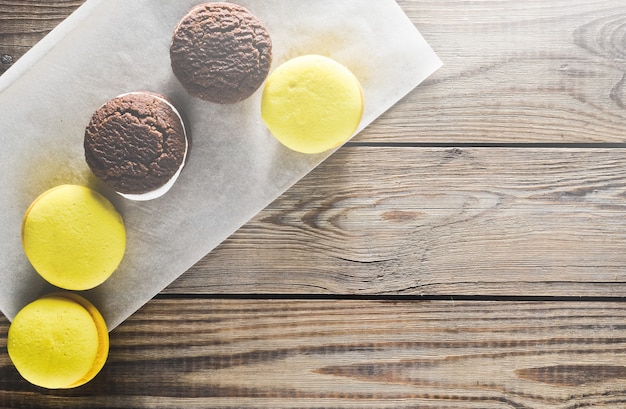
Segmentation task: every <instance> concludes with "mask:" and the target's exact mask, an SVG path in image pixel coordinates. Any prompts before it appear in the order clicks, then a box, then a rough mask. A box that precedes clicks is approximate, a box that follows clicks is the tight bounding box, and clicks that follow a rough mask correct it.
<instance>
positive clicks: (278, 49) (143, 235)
mask: <svg viewBox="0 0 626 409" xmlns="http://www.w3.org/2000/svg"><path fill="white" fill-rule="evenodd" d="M198 3H200V2H199V1H197V0H196V1H191V0H176V1H171V0H170V1H158V2H157V1H154V0H133V1H126V0H88V1H87V2H86V3H84V4H83V5H82V6H81V7H80V8H79V9H78V10H77V11H76V12H75V13H74V14H72V15H71V16H70V17H69V18H68V19H66V20H65V21H64V22H63V23H61V24H60V25H59V26H58V27H57V28H56V29H55V30H53V31H52V32H51V33H50V34H49V35H48V36H47V37H46V38H44V39H43V40H42V41H41V42H40V43H39V44H37V45H36V46H35V47H33V48H32V49H31V50H30V51H29V52H28V53H27V54H26V55H25V56H24V57H22V58H21V59H20V60H19V61H18V62H17V63H16V64H14V66H13V67H12V68H11V69H10V70H8V71H7V72H6V73H5V74H4V75H2V76H1V77H0V138H2V146H4V149H3V150H2V151H1V152H0V155H2V160H1V161H0V166H1V167H2V168H1V174H2V179H1V184H0V188H1V190H2V192H3V193H4V194H5V196H4V199H3V200H2V202H1V203H2V204H1V206H2V207H1V209H0V226H2V228H3V233H4V234H3V237H4V239H3V240H2V245H1V246H2V247H1V248H2V257H1V258H0V263H1V264H0V277H1V280H2V283H1V285H0V310H1V311H2V312H3V313H4V314H5V315H6V316H7V317H8V318H9V319H12V318H13V316H14V315H15V314H16V313H17V312H18V311H19V309H21V308H22V307H23V306H24V305H26V304H27V303H28V302H30V301H32V300H33V299H35V298H37V297H38V296H39V295H41V294H44V293H46V292H48V291H51V290H53V288H51V287H50V286H49V285H48V284H46V283H45V282H44V281H43V280H42V279H41V278H40V277H39V276H38V275H37V274H36V272H35V271H34V270H33V268H32V267H31V266H30V264H29V263H28V260H27V259H26V257H25V255H24V252H23V250H22V246H21V238H20V231H21V222H22V216H23V214H24V212H25V211H26V209H27V208H28V206H29V205H30V203H31V202H32V200H34V199H35V198H36V197H37V196H38V195H39V194H41V193H42V192H43V191H45V190H47V189H49V188H51V187H53V186H56V185H59V184H63V183H76V184H82V185H86V186H90V187H92V188H94V189H96V190H98V191H100V192H101V193H103V194H104V195H105V196H107V197H108V198H109V199H111V200H112V202H113V203H114V204H115V206H116V207H117V208H118V210H119V211H120V213H121V214H122V216H123V217H124V220H125V223H126V227H127V242H128V247H127V251H126V255H125V257H124V260H123V261H122V264H121V265H120V267H119V269H118V270H117V271H116V272H115V273H114V274H113V275H112V276H111V278H110V279H109V280H107V281H106V282H105V283H104V284H102V285H101V286H99V287H97V288H96V289H94V290H90V291H88V292H86V293H85V294H83V295H84V296H86V297H87V298H88V299H90V300H91V301H92V302H93V303H94V304H95V305H96V306H97V307H98V308H99V309H100V311H101V312H102V314H103V315H104V317H105V319H106V321H107V324H108V327H109V329H110V330H111V329H113V328H115V327H116V326H117V325H119V324H120V323H121V322H122V321H123V320H125V319H126V318H127V317H128V316H130V315H131V314H132V313H133V312H135V311H136V310H137V309H139V308H140V307H141V306H142V305H143V304H145V303H146V302H147V301H149V300H150V299H151V298H152V297H154V296H155V295H156V294H157V293H158V292H160V291H161V290H162V289H163V288H165V287H166V286H167V285H168V284H170V283H171V282H172V281H173V280H175V279H176V278H177V277H178V276H180V275H181V274H182V273H183V272H185V271H186V270H187V269H188V268H189V267H191V266H192V265H193V264H195V263H196V262H197V261H198V260H200V259H201V258H202V257H203V256H205V255H206V254H207V253H208V252H210V251H211V250H212V249H213V248H215V247H216V246H217V245H218V244H219V243H221V242H222V241H223V240H225V239H226V238H227V237H229V236H230V235H231V234H232V233H234V232H235V231H236V230H237V229H238V228H239V227H241V226H242V225H243V224H245V223H246V222H247V221H248V220H250V219H251V218H252V217H253V216H254V215H255V214H256V213H258V212H259V211H261V210H262V209H263V208H264V207H266V206H267V205H268V204H269V203H271V202H272V201H273V200H275V199H276V198H277V197H278V196H280V194H282V193H283V192H284V191H285V190H287V189H288V188H289V187H290V186H292V185H293V184H294V183H295V182H297V181H298V180H299V179H301V178H302V177H303V176H304V175H306V174H307V173H308V172H309V171H311V170H312V169H314V168H315V167H316V166H317V165H318V164H319V163H320V162H322V161H323V160H324V159H326V157H328V156H329V155H330V154H331V153H332V152H326V153H323V154H319V155H303V154H299V153H295V152H292V151H289V150H288V149H286V148H284V147H283V146H282V145H281V144H280V143H279V142H277V141H276V140H275V139H274V138H273V137H272V136H271V135H270V134H269V132H268V131H267V130H266V128H265V127H264V125H263V123H262V121H261V118H260V94H261V92H262V90H261V89H260V90H259V91H257V93H255V94H254V95H253V96H252V97H251V98H249V99H247V100H245V101H243V102H241V103H238V104H234V105H224V106H222V105H216V104H212V103H207V102H204V101H200V100H198V99H195V98H192V97H190V96H189V95H188V94H187V93H186V92H185V91H184V89H183V88H182V86H181V85H180V84H179V83H178V81H177V80H176V78H175V77H174V75H173V73H172V71H171V68H170V62H169V45H170V39H171V34H172V32H173V30H174V28H175V27H176V25H177V23H178V21H179V20H180V19H181V18H182V17H183V16H184V15H185V13H186V12H187V11H188V10H189V9H190V8H191V7H193V6H194V5H196V4H198ZM238 3H239V4H241V5H242V6H244V7H247V8H248V9H249V10H250V11H251V12H252V13H254V14H255V15H256V16H257V17H259V19H260V20H261V21H263V22H264V23H265V24H266V26H267V27H268V29H269V31H270V33H271V36H272V42H273V54H274V58H273V64H272V67H273V68H275V67H277V66H278V65H279V64H281V63H282V62H285V61H286V60H288V59H290V58H293V57H296V56H299V55H303V54H313V53H315V54H322V55H326V56H329V57H331V58H334V59H336V60H337V61H339V62H340V63H342V64H344V65H345V66H347V67H348V68H349V69H350V70H351V71H352V72H354V74H355V75H356V76H357V77H358V78H359V80H360V81H361V83H362V86H363V91H364V98H365V112H364V116H363V120H362V123H361V125H360V127H359V131H360V130H362V129H363V128H364V127H365V126H367V125H368V124H369V123H371V122H372V121H373V120H374V119H376V118H377V117H378V116H379V115H381V114H382V113H383V112H385V111H386V110H387V109H389V108H390V107H391V106H392V105H393V104H395V103H396V102H397V101H398V100H400V99H401V98H402V97H404V96H405V95H406V94H407V93H408V92H410V91H411V90H413V89H414V88H415V87H416V86H417V85H419V84H420V83H421V82H422V81H423V80H424V79H426V78H427V77H428V76H429V75H431V74H432V73H433V72H434V71H436V70H437V69H438V68H439V67H440V66H441V61H440V60H439V58H438V57H437V56H436V54H435V53H434V52H433V50H432V49H431V48H430V46H429V45H428V44H427V42H426V41H425V40H424V38H423V37H422V36H421V35H420V33H419V32H418V31H417V29H416V28H415V27H414V25H413V24H412V23H411V21H410V20H409V19H408V18H407V16H406V15H405V14H404V13H403V11H402V10H401V9H400V7H399V6H398V5H397V4H396V3H395V1H393V0H369V1H364V0H342V1H336V0H332V1H326V0H316V1H292V0H264V1H258V0H241V1H238ZM132 91H154V92H158V93H162V94H165V95H167V96H168V97H169V98H170V99H172V101H173V102H174V104H175V105H176V106H177V107H178V108H179V109H180V110H181V111H182V112H183V113H184V115H185V116H186V119H187V121H188V124H189V125H190V134H191V139H192V148H191V151H190V152H189V160H188V163H187V165H186V167H185V169H184V170H183V172H182V174H181V175H180V178H179V179H178V181H177V182H176V184H175V185H174V186H173V188H172V189H171V190H170V191H169V192H168V193H167V194H166V195H164V196H163V197H161V198H158V199H155V200H152V201H148V202H133V201H129V200H126V199H124V198H122V197H120V196H118V195H116V194H115V193H113V192H112V191H110V190H108V189H107V188H106V187H104V186H103V185H102V184H101V183H99V182H98V181H97V180H96V179H95V178H94V177H93V176H92V174H91V172H90V171H89V168H88V167H87V165H86V163H85V161H84V152H83V135H84V130H85V127H86V126H87V124H88V123H89V119H90V118H91V115H92V114H93V112H94V111H95V110H96V109H97V108H98V107H99V106H100V105H101V104H103V103H104V102H105V101H107V100H108V99H110V98H113V97H115V96H117V95H120V94H123V93H126V92H132ZM223 273H224V274H228V271H224V272H223Z"/></svg>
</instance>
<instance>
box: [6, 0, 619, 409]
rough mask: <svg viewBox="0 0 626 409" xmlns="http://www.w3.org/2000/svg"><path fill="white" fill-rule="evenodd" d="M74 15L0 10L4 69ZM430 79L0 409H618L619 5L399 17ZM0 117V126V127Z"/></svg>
mask: <svg viewBox="0 0 626 409" xmlns="http://www.w3.org/2000/svg"><path fill="white" fill-rule="evenodd" d="M81 3H82V1H80V0H37V1H35V0H0V56H1V62H0V67H1V69H2V71H4V70H6V69H7V68H8V67H9V66H10V65H11V62H12V61H13V62H14V61H15V60H17V59H18V58H20V56H21V55H22V54H23V53H24V52H26V51H27V50H28V49H29V48H30V47H31V46H33V45H34V44H35V43H36V42H37V41H38V40H39V39H40V38H42V37H43V36H44V35H45V34H46V33H47V32H48V31H49V30H50V29H52V28H53V27H54V26H55V25H56V24H58V23H59V22H60V21H62V20H63V19H64V18H65V17H66V16H67V15H69V14H70V13H71V12H72V11H73V10H74V9H75V8H76V7H78V6H79V5H80V4H81ZM399 3H400V5H401V6H402V8H403V9H404V10H405V11H406V13H407V14H408V15H409V17H410V18H411V19H412V21H413V22H414V23H415V25H416V26H417V27H418V28H419V30H420V31H421V32H422V34H423V35H424V36H425V37H426V39H427V40H428V41H429V43H430V44H431V45H432V46H433V48H434V49H435V50H436V51H437V53H438V54H439V56H440V57H441V58H442V60H443V61H444V63H445V66H444V67H443V68H442V69H441V70H439V71H438V72H437V73H436V74H435V75H434V76H432V77H431V78H429V79H428V80H427V81H426V82H425V83H424V84H423V85H421V86H420V87H419V88H418V89H416V90H415V91H414V92H412V93H411V94H410V95H409V96H407V97H406V98H405V99H403V100H402V101H401V102H400V103H398V104H397V105H396V106H395V107H394V108H392V109H391V110H390V111H389V112H387V113H386V114H385V115H383V116H382V117H381V118H379V119H378V120H377V121H376V122H375V123H373V124H372V125H371V126H370V127H368V128H367V129H366V130H365V131H364V132H363V133H361V134H360V135H358V136H357V137H356V138H355V139H354V140H353V142H351V143H349V144H348V145H347V146H346V147H344V148H342V149H341V150H339V152H337V153H336V154H335V155H333V156H332V157H331V158H330V159H329V160H328V161H327V162H325V163H324V164H322V165H321V166H320V167H319V168H318V169H316V170H315V171H314V172H313V173H312V174H310V175H309V176H308V177H306V178H305V179H303V180H302V181H301V182H300V183H298V184H297V185H296V186H295V187H293V188H292V189H291V190H289V191H288V192H287V193H285V194H284V195H283V196H282V197H280V199H278V200H277V201H276V202H274V203H273V204H272V205H271V206H269V207H268V208H267V209H265V210H264V211H262V212H261V213H260V214H258V215H257V216H256V217H255V218H254V219H253V220H252V221H250V222H249V223H248V224H246V225H245V226H244V227H243V228H242V229H240V230H239V231H238V232H237V233H236V234H234V235H233V236H232V237H231V238H229V239H228V240H227V241H226V242H224V243H223V244H222V245H221V246H220V247H219V248H217V249H216V250H215V251H213V252H212V253H210V254H208V255H207V256H206V257H205V258H204V259H203V260H202V261H200V262H199V263H198V264H197V265H196V266H195V267H193V268H192V269H191V270H190V271H188V272H187V273H185V274H184V275H183V276H182V277H181V278H180V279H179V280H177V281H176V282H175V283H173V284H172V285H171V286H170V287H168V288H167V289H166V290H165V291H163V292H162V293H161V294H159V295H158V296H157V297H156V298H155V299H154V300H153V301H151V302H149V303H148V304H147V305H146V306H145V307H144V308H142V309H141V310H140V311H139V312H137V313H136V314H134V315H133V316H132V317H131V318H130V319H129V320H127V321H126V322H125V323H124V324H122V325H121V326H120V327H118V328H117V329H115V330H114V331H113V332H112V333H111V351H110V356H109V361H108V363H107V365H106V366H105V368H104V370H103V371H102V372H101V373H100V374H99V375H98V377H97V378H96V379H95V380H94V381H92V382H91V383H89V384H88V385H86V386H84V387H82V388H79V389H75V390H69V391H47V390H42V389H38V388H35V387H32V386H30V385H29V384H27V383H26V382H25V381H23V380H22V379H21V378H20V377H19V376H18V375H17V373H16V372H15V370H14V369H13V367H12V365H11V363H10V361H9V358H8V356H7V353H6V331H7V329H8V325H9V323H8V321H7V320H6V319H4V318H2V319H1V320H0V327H1V328H0V406H1V407H3V408H4V407H6V408H18V407H19V408H22V407H38V408H41V407H51V408H52V407H55V408H56V407H63V408H88V407H93V408H105V407H116V408H117V407H120V408H121V407H135V408H142V407H145V408H170V407H181V408H183V407H184V408H209V407H211V408H242V407H264V408H279V407H280V408H283V407H284V408H287V407H289V408H291V407H293V408H322V407H333V408H364V407H367V408H370V407H371V408H417V407H419V408H587V407H594V408H600V407H601V408H621V409H623V408H624V407H626V308H625V307H626V304H625V301H626V152H625V151H624V148H625V147H626V144H624V140H625V136H626V135H625V134H626V106H625V105H626V5H625V4H624V2H623V0H605V1H601V0H600V1H591V0H552V1H549V2H545V1H542V0H526V1H517V0H502V1H487V0H482V1H441V0H400V1H399ZM0 115H1V112H0Z"/></svg>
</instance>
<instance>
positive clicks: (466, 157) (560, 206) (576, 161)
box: [166, 147, 626, 297]
mask: <svg viewBox="0 0 626 409" xmlns="http://www.w3.org/2000/svg"><path fill="white" fill-rule="evenodd" d="M625 169H626V155H625V154H624V150H622V149H543V148H537V149H517V148H501V149H493V148H462V149H461V148H449V149H448V148H379V147H346V148H343V149H341V150H340V151H338V152H337V153H336V154H335V155H333V157H331V158H330V159H329V160H328V161H327V162H325V163H324V164H322V166H320V167H319V168H318V169H316V170H315V171H314V172H312V173H311V174H310V175H309V176H308V177H306V178H305V179H304V180H303V181H302V182H301V183H298V184H297V185H296V186H294V187H293V188H292V189H290V190H289V191H288V192H287V193H285V194H284V195H283V196H282V197H280V198H279V199H278V200H277V201H275V202H274V203H273V204H271V205H270V206H269V207H268V208H267V209H265V210H264V211H262V212H261V213H260V214H258V215H257V217H255V218H254V219H253V220H252V221H250V222H249V223H248V224H246V225H245V226H244V227H243V228H242V229H240V230H239V231H238V232H237V233H236V234H234V235H233V236H232V237H231V238H229V239H228V240H227V241H226V242H224V243H223V244H222V245H221V246H219V247H218V248H217V249H215V250H214V251H213V252H212V253H210V254H209V255H208V256H207V257H205V258H204V259H203V260H202V261H201V262H199V263H198V264H197V265H196V266H195V267H194V268H192V269H191V270H190V271H189V272H187V273H186V274H184V275H183V276H182V277H181V278H180V279H179V280H178V281H176V282H175V283H173V285H171V286H170V287H169V288H168V289H167V290H166V291H167V292H170V293H179V292H182V293H204V294H206V293H209V294H211V293H214V294H230V293H265V294H273V293H281V294H361V295H381V294H412V295H459V294H465V295H475V294H478V295H513V296H517V295H522V296H524V295H544V296H616V297H623V296H624V294H626V270H625V268H624V266H626V251H624V249H626V234H625V232H626V202H625V201H624V197H625V196H626V173H625ZM207 234H210V232H207Z"/></svg>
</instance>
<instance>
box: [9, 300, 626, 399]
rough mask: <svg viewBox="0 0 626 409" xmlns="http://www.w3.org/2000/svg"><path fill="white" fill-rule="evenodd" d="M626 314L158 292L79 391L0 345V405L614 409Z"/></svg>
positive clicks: (613, 306) (548, 306) (625, 364)
mask: <svg viewBox="0 0 626 409" xmlns="http://www.w3.org/2000/svg"><path fill="white" fill-rule="evenodd" d="M625 320H626V310H625V309H624V304H623V303H602V302H600V303H578V302H574V303H558V302H556V303H555V302H541V303H522V302H459V301H449V302H442V301H438V302H374V301H313V300H310V301H288V300H286V301H277V300H257V301H255V300H203V299H190V300H155V301H152V302H150V303H149V304H148V305H146V306H145V307H144V308H143V309H142V310H141V311H140V312H138V313H137V314H135V315H134V316H133V317H131V318H130V319H129V320H128V321H127V322H126V323H125V324H124V325H122V326H121V327H119V328H118V329H116V330H114V331H113V333H112V334H111V345H112V347H111V354H110V356H109V361H108V362H107V365H106V366H105V369H104V370H103V371H102V372H101V373H100V374H99V375H98V377H97V378H96V379H95V380H94V381H93V382H92V383H90V384H88V385H86V386H85V387H83V388H79V389H76V390H70V391H44V390H41V389H37V388H34V387H31V386H28V385H26V384H25V383H24V382H22V381H21V380H20V379H19V376H18V375H17V374H16V373H15V371H14V369H13V368H12V367H11V366H10V364H9V363H8V358H7V356H6V354H5V353H3V354H0V375H1V376H0V406H2V407H5V408H16V407H35V406H36V407H64V408H74V407H76V408H78V407H80V408H91V407H100V408H107V407H136V408H143V407H151V408H155V407H186V408H201V407H202V408H204V407H211V408H230V407H272V408H296V407H298V408H322V407H342V408H356V407H359V408H362V407H372V408H374V407H375V408H414V407H420V408H544V409H545V408H560V409H562V408H582V407H595V408H615V409H617V408H623V407H624V405H626V327H625V326H624V322H625ZM0 327H1V328H0V334H2V335H1V337H0V350H4V346H5V343H6V340H5V338H4V334H5V333H6V322H5V321H2V324H0ZM139 393H140V394H141V396H140V395H139Z"/></svg>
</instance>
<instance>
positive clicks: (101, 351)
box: [7, 293, 109, 389]
mask: <svg viewBox="0 0 626 409" xmlns="http://www.w3.org/2000/svg"><path fill="white" fill-rule="evenodd" d="M7 350H8V353H9V357H10V358H11V361H12V362H13V364H14V365H15V368H16V369H17V371H18V372H19V373H20V375H22V377H24V379H26V380H27V381H28V382H30V383H32V384H34V385H37V386H40V387H43V388H48V389H65V388H74V387H77V386H80V385H83V384H85V383H87V382H89V381H90V380H91V379H93V378H94V377H95V376H96V375H97V374H98V373H99V372H100V370H101V369H102V367H103V366H104V363H105V362H106V359H107V356H108V353H109V334H108V331H107V326H106V323H105V321H104V318H102V315H101V314H100V312H99V311H98V310H97V309H96V307H95V306H93V304H91V303H90V302H89V301H87V300H86V299H84V298H82V297H80V296H78V295H75V294H71V293H55V294H50V295H47V296H44V297H42V298H40V299H38V300H36V301H33V302H31V303H30V304H28V305H27V306H25V307H24V308H23V309H22V310H20V311H19V312H18V313H17V315H16V316H15V318H14V319H13V322H12V323H11V326H10V327H9V333H8V336H7Z"/></svg>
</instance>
